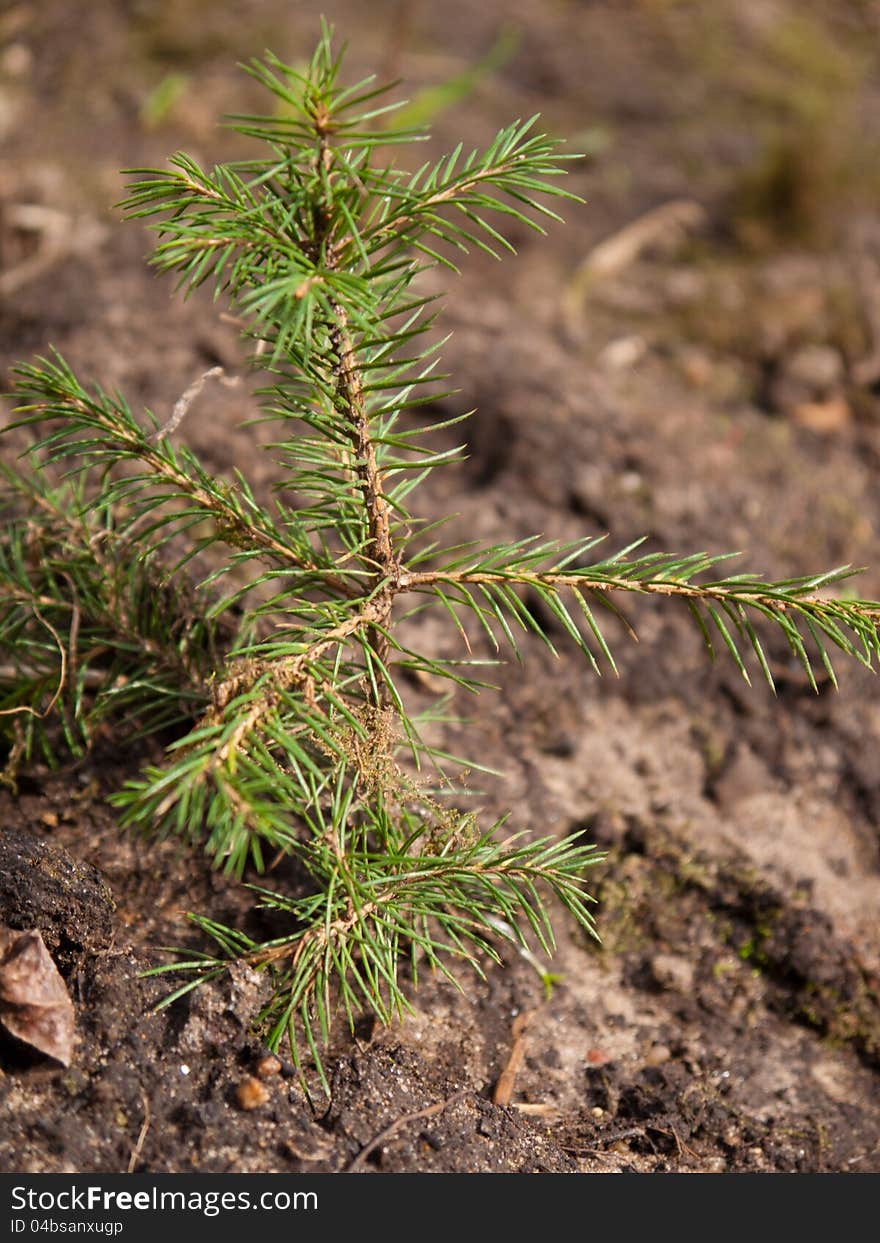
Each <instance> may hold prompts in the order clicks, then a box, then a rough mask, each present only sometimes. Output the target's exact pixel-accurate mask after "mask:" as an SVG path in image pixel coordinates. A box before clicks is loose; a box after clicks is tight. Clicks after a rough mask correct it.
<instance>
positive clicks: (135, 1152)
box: [127, 1090, 150, 1174]
mask: <svg viewBox="0 0 880 1243" xmlns="http://www.w3.org/2000/svg"><path fill="white" fill-rule="evenodd" d="M141 1100H142V1101H143V1105H144V1120H143V1122H142V1123H141V1129H140V1132H139V1133H138V1137H137V1142H136V1144H135V1146H134V1148H132V1150H131V1156H130V1158H129V1161H128V1170H127V1173H129V1174H133V1173H134V1172H135V1170H136V1169H137V1163H138V1161H140V1159H141V1153H142V1152H143V1150H144V1142H145V1140H146V1138H147V1132H148V1131H149V1129H150V1098H149V1097H148V1096H147V1094H146V1092H145V1091H143V1090H142V1091H141Z"/></svg>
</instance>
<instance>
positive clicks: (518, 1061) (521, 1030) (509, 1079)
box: [492, 1010, 537, 1105]
mask: <svg viewBox="0 0 880 1243" xmlns="http://www.w3.org/2000/svg"><path fill="white" fill-rule="evenodd" d="M536 1014H537V1011H536V1010H523V1012H522V1013H521V1014H518V1015H517V1016H516V1018H515V1019H514V1020H513V1026H512V1028H511V1035H512V1037H513V1046H512V1048H511V1050H510V1057H509V1058H508V1059H507V1065H506V1066H505V1067H504V1069H503V1070H502V1072H501V1074H500V1075H499V1076H498V1082H497V1083H496V1084H495V1090H494V1091H493V1093H492V1102H493V1104H495V1105H509V1104H510V1098H511V1097H512V1096H513V1087H514V1084H515V1082H516V1077H517V1075H518V1074H519V1071H520V1068H521V1067H522V1064H523V1062H524V1061H525V1057H526V1028H527V1027H528V1025H529V1023H531V1021H532V1019H533V1018H534V1017H535V1015H536Z"/></svg>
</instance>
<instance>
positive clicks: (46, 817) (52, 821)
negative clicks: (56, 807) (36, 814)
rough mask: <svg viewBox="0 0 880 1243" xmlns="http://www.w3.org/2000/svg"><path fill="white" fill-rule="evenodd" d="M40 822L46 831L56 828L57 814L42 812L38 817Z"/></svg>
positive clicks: (54, 812)
mask: <svg viewBox="0 0 880 1243" xmlns="http://www.w3.org/2000/svg"><path fill="white" fill-rule="evenodd" d="M40 822H41V823H42V824H45V826H46V828H47V829H57V828H58V813H57V812H56V811H44V812H43V814H42V816H40Z"/></svg>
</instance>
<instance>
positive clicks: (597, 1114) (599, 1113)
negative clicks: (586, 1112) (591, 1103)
mask: <svg viewBox="0 0 880 1243" xmlns="http://www.w3.org/2000/svg"><path fill="white" fill-rule="evenodd" d="M590 1113H591V1114H592V1115H593V1117H594V1118H604V1117H605V1110H604V1109H603V1108H602V1107H601V1105H596V1106H595V1108H594V1109H591V1110H590Z"/></svg>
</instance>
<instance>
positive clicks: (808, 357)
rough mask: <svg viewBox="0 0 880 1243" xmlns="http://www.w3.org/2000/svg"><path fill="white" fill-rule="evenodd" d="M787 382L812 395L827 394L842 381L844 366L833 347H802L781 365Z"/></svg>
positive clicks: (838, 353)
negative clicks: (801, 386)
mask: <svg viewBox="0 0 880 1243" xmlns="http://www.w3.org/2000/svg"><path fill="white" fill-rule="evenodd" d="M783 370H784V372H785V376H786V378H787V379H788V380H790V381H792V382H794V383H795V384H801V385H803V387H804V388H805V389H808V390H809V391H811V392H814V393H827V392H828V391H829V390H831V389H833V388H835V387H836V386H837V385H838V384H840V383H841V381H842V380H843V376H844V372H845V370H846V365H845V363H844V361H843V356H842V354H841V353H840V350H837V349H835V348H834V346H833V345H804V346H801V348H800V349H798V350H795V351H794V352H793V353H791V354H789V356H788V358H786V359H785V361H784V363H783Z"/></svg>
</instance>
